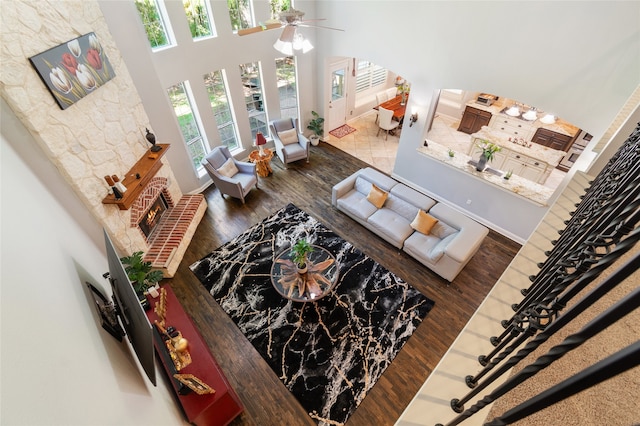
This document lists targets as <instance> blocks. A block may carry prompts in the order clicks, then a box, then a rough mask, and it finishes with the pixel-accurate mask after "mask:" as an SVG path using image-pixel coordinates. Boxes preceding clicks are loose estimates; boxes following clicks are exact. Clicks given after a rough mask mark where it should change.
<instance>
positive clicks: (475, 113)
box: [458, 105, 491, 134]
mask: <svg viewBox="0 0 640 426" xmlns="http://www.w3.org/2000/svg"><path fill="white" fill-rule="evenodd" d="M490 121H491V113H490V112H488V111H483V110H480V109H477V108H473V107H470V106H468V105H467V106H466V108H465V109H464V114H463V115H462V119H461V120H460V126H458V131H459V132H464V133H468V134H472V133H475V132H477V131H478V130H480V129H481V128H482V126H488V125H489V122H490Z"/></svg>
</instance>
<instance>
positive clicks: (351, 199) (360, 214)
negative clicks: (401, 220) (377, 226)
mask: <svg viewBox="0 0 640 426" xmlns="http://www.w3.org/2000/svg"><path fill="white" fill-rule="evenodd" d="M337 207H338V208H339V209H340V210H342V211H344V212H346V213H347V214H349V215H350V216H352V217H355V218H358V219H360V220H362V221H363V222H366V221H367V218H369V216H371V215H372V214H374V213H375V212H376V210H377V209H376V206H374V205H373V204H371V203H370V202H369V201H367V197H366V195H363V194H362V193H360V192H359V191H356V190H351V191H349V192H348V193H347V194H345V195H344V196H342V197H340V198H338V200H337Z"/></svg>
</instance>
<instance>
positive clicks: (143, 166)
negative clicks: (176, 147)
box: [102, 143, 170, 210]
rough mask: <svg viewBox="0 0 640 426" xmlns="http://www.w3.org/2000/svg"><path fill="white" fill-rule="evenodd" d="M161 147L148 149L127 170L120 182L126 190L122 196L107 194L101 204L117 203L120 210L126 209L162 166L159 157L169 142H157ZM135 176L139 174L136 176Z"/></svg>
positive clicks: (164, 151) (166, 148)
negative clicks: (154, 149) (118, 197)
mask: <svg viewBox="0 0 640 426" xmlns="http://www.w3.org/2000/svg"><path fill="white" fill-rule="evenodd" d="M157 146H160V147H161V148H162V149H161V150H159V151H157V152H151V149H148V150H147V152H145V154H144V155H143V156H142V158H141V159H140V160H138V162H137V163H136V164H134V165H133V167H132V168H131V170H129V171H128V172H127V174H126V175H125V176H124V179H122V184H123V185H124V186H126V187H127V191H126V192H125V193H124V194H122V198H121V199H119V200H116V197H115V196H114V195H113V194H109V195H107V196H106V197H104V199H103V200H102V204H117V205H118V207H119V208H120V210H128V209H129V207H131V205H132V204H133V203H134V201H136V199H137V198H138V195H140V192H141V191H142V190H143V189H144V188H145V186H147V183H149V181H150V180H151V178H152V177H153V176H155V174H156V172H157V171H158V170H159V169H160V167H161V166H162V162H161V161H160V159H161V158H162V156H163V155H164V154H165V153H166V152H167V150H168V149H169V146H170V145H169V144H168V143H167V144H158V145H157ZM136 176H139V178H138V177H136Z"/></svg>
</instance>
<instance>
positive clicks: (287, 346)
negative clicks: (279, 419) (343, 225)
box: [190, 204, 434, 426]
mask: <svg viewBox="0 0 640 426" xmlns="http://www.w3.org/2000/svg"><path fill="white" fill-rule="evenodd" d="M302 238H305V239H307V241H308V242H310V243H311V244H315V245H318V246H321V247H324V248H326V249H327V250H328V251H329V252H331V253H332V254H333V255H334V256H335V258H336V262H337V265H338V273H339V276H338V281H337V283H336V285H335V287H334V288H333V290H331V292H330V293H329V294H327V295H326V296H324V297H323V298H321V299H318V300H317V301H315V302H306V303H303V302H292V301H290V300H288V299H286V298H284V297H283V296H281V295H280V294H279V293H278V292H277V291H276V290H275V289H274V287H273V285H272V283H271V275H270V273H271V266H272V264H273V260H274V257H275V256H277V255H278V254H279V253H281V252H282V251H283V250H288V249H289V248H290V247H291V246H292V245H293V244H295V242H296V241H298V240H299V239H302ZM190 268H191V270H192V271H193V272H194V274H195V275H196V276H197V277H198V279H199V280H200V281H201V282H202V284H203V285H204V286H205V287H206V288H207V290H209V292H210V293H211V295H212V296H213V298H214V299H215V300H216V302H218V303H219V304H220V306H221V307H222V308H223V309H224V311H225V312H226V313H227V314H228V315H229V316H230V317H231V318H232V319H233V321H234V322H235V323H236V325H237V326H238V327H239V328H240V330H241V331H242V333H243V334H244V335H245V336H246V337H247V339H249V341H250V342H251V343H252V344H253V346H254V347H255V348H256V349H257V350H258V352H259V353H260V355H261V356H262V357H263V358H264V359H265V360H266V361H267V363H268V364H269V365H270V366H271V368H272V369H273V371H274V372H275V373H276V374H277V376H278V377H279V378H280V379H281V380H282V382H283V383H284V385H285V386H286V387H287V389H289V391H290V392H291V393H292V394H293V395H294V396H295V397H296V398H297V399H298V401H299V402H300V404H301V405H302V406H303V407H304V408H305V409H306V410H307V412H308V413H309V415H310V416H311V417H312V418H313V419H315V420H316V421H317V423H318V424H320V425H332V426H335V425H341V424H344V423H345V422H346V421H347V419H348V418H349V416H350V415H351V414H352V413H353V412H354V411H355V409H356V408H357V407H358V405H359V404H360V403H361V402H362V400H363V399H364V397H365V396H366V394H367V392H368V391H369V390H370V389H371V388H372V387H373V385H374V384H375V383H376V381H377V380H378V378H379V377H380V376H381V375H382V373H383V372H384V371H385V369H386V368H387V367H388V366H389V364H390V363H391V361H392V360H393V359H394V358H395V356H396V354H397V353H398V352H399V351H400V349H401V348H402V346H403V345H404V344H405V342H406V341H407V340H408V339H409V337H410V336H411V335H412V333H413V332H414V330H415V329H416V327H417V326H418V325H420V323H421V322H422V320H423V319H424V318H425V317H426V315H427V313H428V312H429V311H430V310H431V308H432V307H433V305H434V302H433V301H432V300H430V299H428V298H427V297H425V296H423V295H422V294H421V293H420V292H419V291H417V290H416V289H415V288H413V287H412V286H410V285H409V284H407V283H406V282H404V281H403V280H402V279H401V278H399V277H397V276H395V275H394V274H393V273H391V272H390V271H388V270H387V269H386V268H384V267H383V266H381V265H380V264H378V263H377V262H375V261H374V260H372V259H371V258H370V257H368V256H366V255H365V254H363V253H362V252H361V251H359V250H358V249H356V248H355V247H353V246H352V245H351V244H350V243H348V242H346V241H344V240H343V239H342V238H340V237H339V236H338V235H337V234H335V233H334V232H332V231H331V230H330V229H328V228H327V227H326V226H324V225H323V224H321V223H320V222H318V221H317V220H315V219H314V218H312V217H311V216H309V215H308V214H307V213H306V212H304V211H302V210H300V209H298V208H297V207H296V206H294V205H293V204H289V205H288V206H286V207H284V208H282V209H281V210H279V211H278V212H276V213H275V214H273V215H272V216H270V217H268V218H266V219H264V220H263V221H262V222H260V223H258V224H257V225H254V226H253V227H251V228H249V229H248V230H247V231H245V232H244V233H242V234H241V235H239V236H238V237H236V238H234V239H233V240H232V241H230V242H228V243H226V244H224V245H223V246H222V247H220V248H218V249H217V250H215V251H214V252H213V253H211V254H210V255H208V256H206V257H204V258H203V259H201V260H199V261H198V262H196V263H194V264H193V265H191V266H190Z"/></svg>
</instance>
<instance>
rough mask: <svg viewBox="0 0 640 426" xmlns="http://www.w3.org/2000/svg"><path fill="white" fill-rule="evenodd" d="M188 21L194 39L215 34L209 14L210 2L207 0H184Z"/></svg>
mask: <svg viewBox="0 0 640 426" xmlns="http://www.w3.org/2000/svg"><path fill="white" fill-rule="evenodd" d="M182 4H183V6H184V11H185V13H186V14H187V22H189V29H190V30H191V37H193V39H194V40H197V39H199V38H204V37H211V36H215V34H214V32H213V30H214V29H213V28H212V23H211V20H210V19H209V16H210V15H211V13H209V8H208V4H209V3H208V2H207V1H205V0H182Z"/></svg>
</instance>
